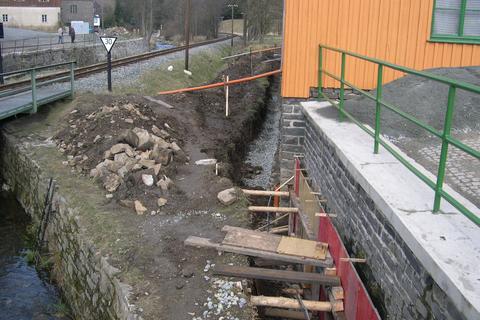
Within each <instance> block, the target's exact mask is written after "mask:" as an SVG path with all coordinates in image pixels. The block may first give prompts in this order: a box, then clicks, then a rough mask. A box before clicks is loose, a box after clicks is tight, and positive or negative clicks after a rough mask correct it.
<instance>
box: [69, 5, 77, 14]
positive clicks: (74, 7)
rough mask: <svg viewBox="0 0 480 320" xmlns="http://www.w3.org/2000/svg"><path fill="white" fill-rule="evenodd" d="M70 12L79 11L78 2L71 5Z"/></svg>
mask: <svg viewBox="0 0 480 320" xmlns="http://www.w3.org/2000/svg"><path fill="white" fill-rule="evenodd" d="M70 13H77V5H76V4H72V5H70Z"/></svg>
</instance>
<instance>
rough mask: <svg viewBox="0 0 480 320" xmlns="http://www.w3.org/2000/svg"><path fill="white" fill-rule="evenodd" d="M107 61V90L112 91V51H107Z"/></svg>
mask: <svg viewBox="0 0 480 320" xmlns="http://www.w3.org/2000/svg"><path fill="white" fill-rule="evenodd" d="M107 63H108V91H110V92H112V53H111V52H108V53H107Z"/></svg>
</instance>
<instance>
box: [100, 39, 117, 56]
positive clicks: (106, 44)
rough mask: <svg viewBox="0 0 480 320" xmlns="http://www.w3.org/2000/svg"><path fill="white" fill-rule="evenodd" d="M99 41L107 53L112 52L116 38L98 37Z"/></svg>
mask: <svg viewBox="0 0 480 320" xmlns="http://www.w3.org/2000/svg"><path fill="white" fill-rule="evenodd" d="M100 39H101V40H102V43H103V46H104V47H105V50H107V53H108V52H110V51H111V50H112V48H113V45H114V44H115V41H117V37H100Z"/></svg>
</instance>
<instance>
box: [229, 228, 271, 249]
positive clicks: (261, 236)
mask: <svg viewBox="0 0 480 320" xmlns="http://www.w3.org/2000/svg"><path fill="white" fill-rule="evenodd" d="M280 240H281V238H280V237H274V236H272V235H271V234H268V233H266V232H256V233H245V232H242V231H239V230H230V231H228V232H227V235H226V236H225V238H224V239H223V241H222V244H224V245H232V246H237V247H242V248H251V249H257V250H262V251H267V252H277V247H278V244H279V243H280Z"/></svg>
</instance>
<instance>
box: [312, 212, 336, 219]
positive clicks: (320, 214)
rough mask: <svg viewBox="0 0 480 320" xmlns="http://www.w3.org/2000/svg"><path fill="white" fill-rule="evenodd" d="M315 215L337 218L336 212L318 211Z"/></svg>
mask: <svg viewBox="0 0 480 320" xmlns="http://www.w3.org/2000/svg"><path fill="white" fill-rule="evenodd" d="M315 217H320V218H326V217H330V218H336V217H337V215H336V214H335V213H325V212H317V213H315Z"/></svg>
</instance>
